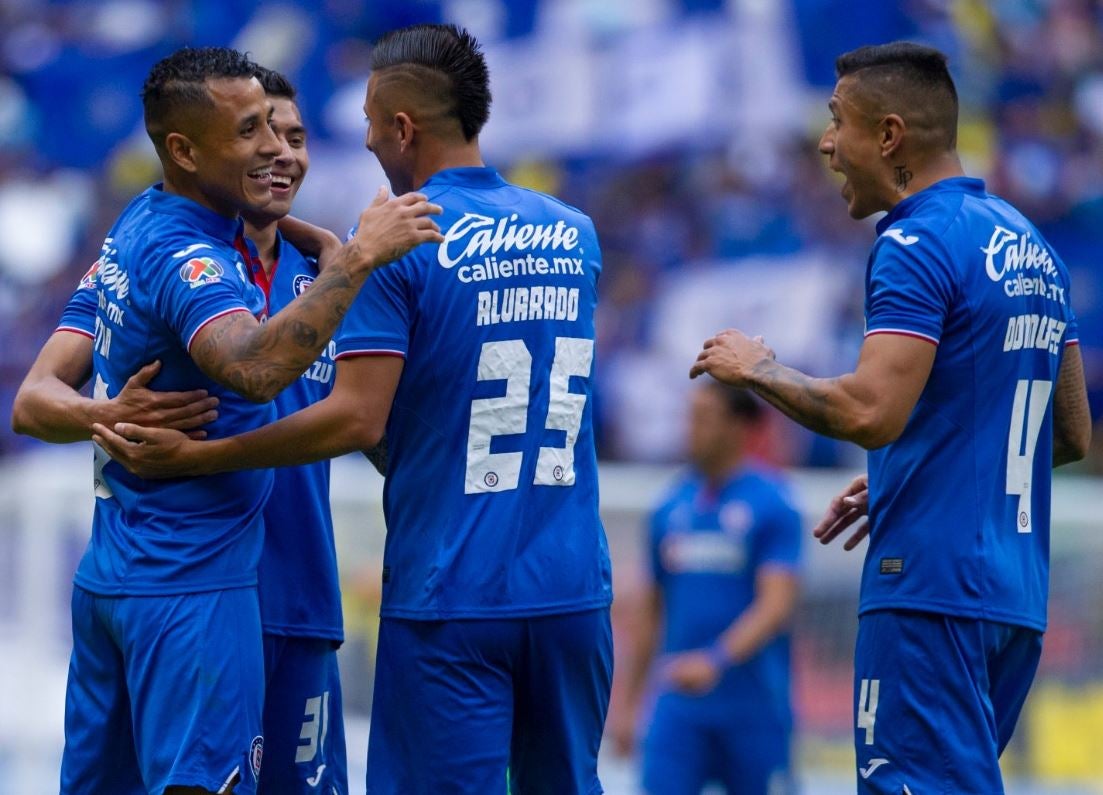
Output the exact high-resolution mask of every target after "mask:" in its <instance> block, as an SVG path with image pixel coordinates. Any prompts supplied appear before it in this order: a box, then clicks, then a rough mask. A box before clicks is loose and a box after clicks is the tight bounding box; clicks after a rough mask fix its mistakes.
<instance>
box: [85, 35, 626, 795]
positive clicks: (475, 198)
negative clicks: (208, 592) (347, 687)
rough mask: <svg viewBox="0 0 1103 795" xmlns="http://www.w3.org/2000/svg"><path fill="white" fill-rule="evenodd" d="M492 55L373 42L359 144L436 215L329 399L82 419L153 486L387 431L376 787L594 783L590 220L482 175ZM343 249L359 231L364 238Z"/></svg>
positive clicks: (599, 597) (350, 343) (457, 45)
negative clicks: (193, 424) (275, 408)
mask: <svg viewBox="0 0 1103 795" xmlns="http://www.w3.org/2000/svg"><path fill="white" fill-rule="evenodd" d="M488 83H489V77H488V72H487V68H486V63H485V59H484V57H483V55H482V53H481V51H480V48H479V46H478V44H477V42H476V41H475V40H474V38H473V37H472V36H470V35H469V34H468V33H466V32H465V31H462V30H459V29H457V28H455V27H453V26H441V25H422V26H414V27H410V28H403V29H401V30H398V31H394V32H392V33H391V34H388V35H387V36H385V37H384V38H383V39H382V40H380V41H379V42H378V44H377V45H376V46H375V48H374V49H373V51H372V73H371V78H370V80H369V82H368V90H367V99H366V103H365V113H366V115H367V118H368V123H369V129H368V134H367V146H368V148H369V149H370V150H371V151H372V152H374V153H375V155H376V156H377V157H378V159H379V162H380V163H381V165H382V166H383V169H384V171H385V172H386V174H387V176H388V178H389V179H390V181H391V185H392V187H393V188H394V189H395V190H406V189H408V188H414V187H417V188H418V189H419V190H421V191H423V192H424V193H425V194H427V195H428V196H430V197H432V198H433V200H434V201H436V202H438V203H439V204H441V205H443V207H444V208H445V209H444V215H443V217H442V222H441V227H442V228H445V229H447V231H446V233H445V235H444V242H443V243H441V244H440V245H424V246H421V247H419V248H416V249H414V251H413V252H411V253H410V254H409V255H408V256H406V257H404V258H402V259H401V260H399V261H398V262H396V263H394V264H392V265H390V266H388V267H386V268H384V269H382V270H380V271H379V272H377V273H376V274H375V275H374V276H373V278H372V280H371V281H370V282H369V283H368V284H367V285H366V289H365V290H364V291H362V292H361V294H360V296H359V297H358V299H357V301H356V303H355V305H354V306H353V307H352V308H351V309H350V310H349V315H348V317H347V318H346V319H345V322H344V324H343V325H342V328H341V332H340V334H339V335H338V337H337V376H336V383H335V385H334V388H333V392H332V394H331V395H330V396H329V397H327V398H326V399H324V400H322V401H320V402H319V403H316V404H314V405H313V406H311V407H310V408H308V409H305V410H303V411H300V412H298V413H297V414H294V415H292V416H290V417H287V418H285V419H283V420H281V421H279V422H277V423H275V424H273V425H269V426H267V427H265V428H261V429H258V430H256V431H252V432H249V433H246V434H243V435H241V436H239V437H236V438H230V439H219V440H214V441H213V442H198V441H194V442H193V440H189V439H188V438H187V437H186V436H185V435H183V434H179V433H178V432H175V431H165V430H156V429H142V428H140V427H137V426H134V425H129V424H125V423H124V424H119V425H117V426H116V427H115V428H114V429H108V428H106V427H104V426H100V425H97V426H96V438H98V439H100V440H102V443H103V444H105V445H107V447H108V448H109V449H110V450H112V451H113V454H115V455H118V456H119V457H120V460H125V461H126V462H127V465H128V466H131V467H134V468H136V469H138V470H139V471H143V472H146V473H147V474H150V475H154V474H159V475H164V474H170V473H175V472H179V471H210V470H214V471H223V470H230V469H237V468H241V467H249V466H269V465H286V464H299V463H304V462H307V461H313V460H317V459H320V458H326V457H331V456H334V455H340V454H343V453H346V452H349V451H354V450H361V449H368V448H370V447H372V446H374V445H375V444H376V443H377V442H378V441H379V439H380V438H381V437H382V436H383V433H384V429H385V430H386V438H387V445H388V453H389V461H388V467H387V482H386V486H385V487H384V510H385V512H386V519H387V540H386V547H385V551H384V560H383V603H382V616H383V618H382V622H381V625H380V636H379V647H378V658H377V667H376V681H375V698H374V703H373V707H372V732H371V737H370V740H369V750H368V791H369V792H370V793H372V795H381V794H384V793H437V792H465V793H478V794H479V795H483V794H484V793H492V792H502V791H503V790H504V789H505V786H506V782H505V775H506V769H507V766H508V767H509V770H510V776H511V786H512V791H513V792H514V793H518V794H519V795H524V793H532V792H554V793H557V795H559V794H563V795H569V793H591V792H597V791H600V790H599V788H600V784H599V782H598V779H597V751H598V746H599V745H600V742H601V733H602V727H603V724H604V721H605V713H606V709H607V706H608V698H609V687H610V681H611V675H612V636H611V630H610V625H609V604H610V602H611V599H612V593H611V584H610V568H609V556H608V550H607V546H606V541H605V535H604V530H603V528H602V526H601V521H600V519H599V517H598V498H597V495H598V492H597V466H596V454H595V448H594V438H593V427H592V411H593V406H592V401H591V399H590V398H591V394H592V367H593V349H594V318H593V312H594V306H595V303H596V282H597V278H598V274H599V272H600V269H601V255H600V251H599V248H598V243H597V238H596V235H595V232H594V228H593V224H592V222H591V221H590V219H589V218H587V217H586V216H585V215H583V214H582V213H580V212H579V211H578V210H575V209H573V208H571V207H568V206H566V205H564V204H562V203H560V202H558V201H556V200H555V199H553V198H551V197H549V196H545V195H543V194H540V193H536V192H534V191H529V190H524V189H521V188H518V187H515V186H513V185H510V184H508V183H507V182H505V181H504V180H503V179H502V178H501V177H500V176H499V175H498V174H497V173H496V172H495V171H494V170H493V169H491V168H487V167H486V166H485V165H484V164H483V160H482V156H481V153H480V150H479V143H478V135H479V131H480V129H481V128H482V126H483V124H484V123H485V122H486V119H487V117H488V115H489V105H490V91H489V85H488ZM358 234H359V233H358Z"/></svg>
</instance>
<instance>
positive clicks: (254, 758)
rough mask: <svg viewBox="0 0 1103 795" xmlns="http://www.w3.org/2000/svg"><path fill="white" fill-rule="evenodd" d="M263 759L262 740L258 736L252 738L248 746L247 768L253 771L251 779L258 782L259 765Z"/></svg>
mask: <svg viewBox="0 0 1103 795" xmlns="http://www.w3.org/2000/svg"><path fill="white" fill-rule="evenodd" d="M263 759H264V738H263V737H261V736H260V735H259V734H258V735H257V736H256V737H254V738H253V742H252V743H251V744H250V745H249V767H250V768H251V769H252V771H253V778H254V779H256V780H257V781H259V780H260V763H261V761H262V760H263Z"/></svg>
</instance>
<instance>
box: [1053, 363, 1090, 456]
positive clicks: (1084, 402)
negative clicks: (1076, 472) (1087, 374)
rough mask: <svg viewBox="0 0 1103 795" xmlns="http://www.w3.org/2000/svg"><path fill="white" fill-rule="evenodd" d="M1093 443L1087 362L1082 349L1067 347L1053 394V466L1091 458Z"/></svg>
mask: <svg viewBox="0 0 1103 795" xmlns="http://www.w3.org/2000/svg"><path fill="white" fill-rule="evenodd" d="M1091 439H1092V420H1091V411H1090V410H1089V408H1088V388H1087V385H1086V384H1085V382H1084V361H1083V359H1082V358H1081V356H1080V346H1079V345H1067V346H1065V354H1064V358H1063V359H1062V360H1061V369H1060V370H1058V372H1057V388H1056V389H1055V390H1054V392H1053V466H1055V467H1059V466H1061V465H1062V464H1071V463H1072V462H1073V461H1079V460H1080V459H1081V458H1083V457H1084V456H1086V455H1087V454H1088V447H1089V446H1090V445H1091Z"/></svg>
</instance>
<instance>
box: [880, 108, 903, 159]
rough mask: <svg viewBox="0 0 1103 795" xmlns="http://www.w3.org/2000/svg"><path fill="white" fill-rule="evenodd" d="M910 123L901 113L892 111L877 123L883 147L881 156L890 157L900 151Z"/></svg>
mask: <svg viewBox="0 0 1103 795" xmlns="http://www.w3.org/2000/svg"><path fill="white" fill-rule="evenodd" d="M907 132H908V125H907V123H906V122H905V121H904V119H903V118H901V117H900V116H899V115H897V114H895V113H890V114H889V115H888V116H885V118H883V119H881V121H880V123H879V124H878V125H877V142H878V144H879V145H880V147H881V157H885V158H889V157H892V156H893V155H895V154H897V153H898V152H899V151H900V147H902V146H903V145H904V136H905V135H906V134H907Z"/></svg>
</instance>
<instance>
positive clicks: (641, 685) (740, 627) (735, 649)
mask: <svg viewBox="0 0 1103 795" xmlns="http://www.w3.org/2000/svg"><path fill="white" fill-rule="evenodd" d="M761 414H762V407H761V405H760V404H759V403H758V401H756V400H755V398H753V397H752V396H751V395H750V393H748V392H747V391H745V390H742V389H733V388H731V387H728V386H726V385H723V384H720V383H718V382H715V381H712V382H710V383H708V384H705V385H704V386H703V387H702V388H700V389H698V390H696V391H695V392H694V393H693V396H692V402H691V404H690V412H689V460H690V464H691V467H692V468H691V470H690V471H689V472H688V473H687V474H686V476H685V477H684V478H683V479H682V480H681V481H680V482H679V483H677V484H676V485H675V487H674V488H673V489H672V491H671V492H670V493H669V494H668V495H667V496H666V497H665V498H664V499H663V502H662V503H661V504H660V505H659V507H658V508H657V509H656V510H655V512H654V513H653V514H652V516H651V522H650V528H649V533H648V549H649V551H650V559H651V577H652V581H651V586H650V588H649V590H648V592H647V595H646V597H645V599H646V610H645V615H644V616H642V617H641V620H640V622H639V629H640V634H639V637H638V638H637V642H636V649H637V650H638V652H639V653H638V654H637V656H636V657H634V658H633V660H632V665H631V667H630V669H629V673H628V678H627V701H626V706H627V707H628V709H627V710H624V711H622V712H621V713H620V717H619V718H618V720H617V724H616V726H614V734H615V739H616V741H617V744H618V747H619V748H620V750H622V751H628V750H630V749H631V747H632V746H633V745H634V735H635V731H636V727H637V726H638V725H639V717H640V705H641V702H642V701H643V700H644V691H645V683H646V682H647V680H648V679H649V677H648V672H649V669H650V673H651V676H650V679H651V680H652V681H653V683H654V687H655V688H656V689H657V701H656V703H655V705H654V708H653V712H652V715H651V718H650V721H649V727H648V729H647V733H646V736H645V738H644V741H643V787H644V790H645V791H646V792H647V793H648V794H649V795H676V794H678V795H681V794H682V793H684V794H685V795H696V793H699V792H701V791H702V790H703V789H704V787H705V785H706V783H707V782H709V781H712V780H716V781H720V782H721V783H723V785H724V787H725V789H726V791H727V792H729V793H733V795H734V794H735V793H738V794H739V795H755V793H758V794H759V795H768V794H769V795H781V793H785V792H791V791H792V773H791V767H790V735H791V733H792V722H793V721H792V709H791V706H790V686H789V676H790V662H789V635H788V631H789V624H790V622H791V620H792V617H793V612H794V610H795V608H796V603H797V592H798V582H797V566H798V563H799V557H800V515H799V513H798V512H797V510H796V509H795V508H794V507H793V505H792V503H791V500H790V498H789V495H788V494H787V493H786V490H785V488H784V487H783V486H782V485H781V484H780V483H778V482H777V480H776V479H775V478H774V477H773V476H772V475H771V474H769V473H768V472H766V471H764V470H760V469H758V468H756V467H755V466H754V465H753V464H752V463H749V462H748V461H747V447H748V441H749V436H750V435H751V434H753V433H754V431H755V429H756V427H757V426H758V424H759V422H760V419H761ZM660 637H661V644H660V640H659V639H660ZM656 646H658V648H659V649H660V653H659V656H658V657H657V658H656V657H655V650H656Z"/></svg>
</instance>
